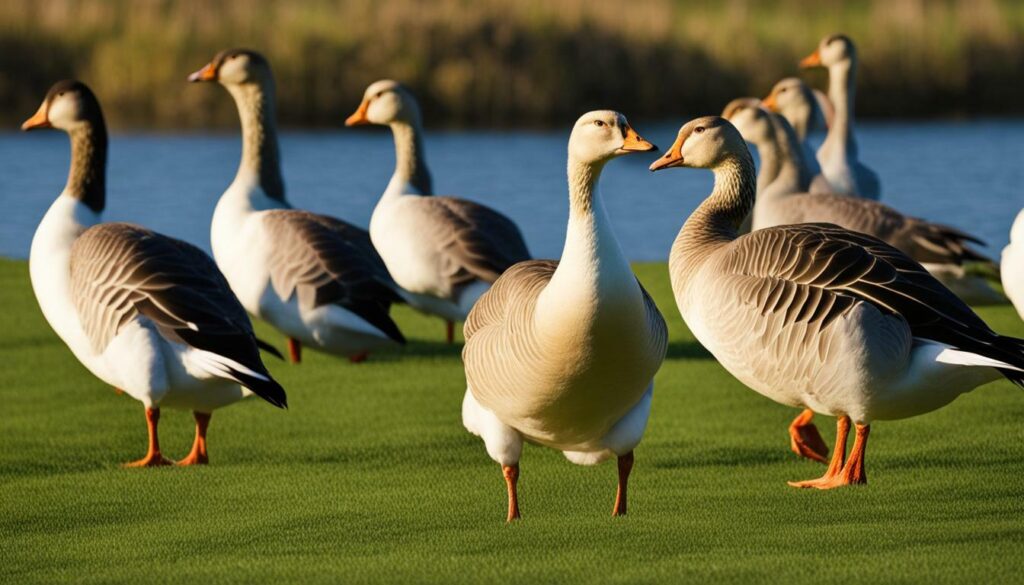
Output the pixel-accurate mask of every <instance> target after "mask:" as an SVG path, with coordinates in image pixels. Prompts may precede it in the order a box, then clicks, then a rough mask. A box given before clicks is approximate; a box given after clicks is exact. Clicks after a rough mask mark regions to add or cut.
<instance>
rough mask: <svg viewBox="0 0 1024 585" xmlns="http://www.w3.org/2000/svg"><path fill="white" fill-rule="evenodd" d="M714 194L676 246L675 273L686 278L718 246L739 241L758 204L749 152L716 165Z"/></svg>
mask: <svg viewBox="0 0 1024 585" xmlns="http://www.w3.org/2000/svg"><path fill="white" fill-rule="evenodd" d="M714 173H715V187H714V190H713V191H712V192H711V195H710V196H708V198H707V199H705V200H704V202H703V203H701V204H700V205H699V206H698V207H697V210H696V211H694V212H693V214H692V215H690V218H689V219H687V220H686V223H685V224H683V228H682V229H681V230H680V231H679V235H678V236H677V237H676V241H675V244H674V245H673V247H672V254H671V259H670V260H671V264H672V273H673V275H674V276H675V275H677V274H678V275H681V276H682V277H683V278H684V279H685V278H686V276H687V275H689V274H692V273H693V272H695V271H696V270H697V269H699V268H700V266H701V264H702V263H703V260H704V259H705V258H706V257H707V256H708V255H709V254H711V253H712V252H714V251H715V250H716V249H717V248H719V247H721V246H724V245H726V244H728V243H729V242H731V241H733V240H735V239H736V238H737V236H738V229H739V227H740V224H741V223H742V222H743V220H744V218H746V216H747V214H749V213H750V211H751V209H753V206H754V194H755V191H756V183H755V180H754V161H753V160H752V159H751V157H750V154H749V153H746V152H744V153H738V154H730V155H728V156H727V157H726V158H725V160H723V161H722V162H720V163H719V164H718V165H717V166H715V167H714Z"/></svg>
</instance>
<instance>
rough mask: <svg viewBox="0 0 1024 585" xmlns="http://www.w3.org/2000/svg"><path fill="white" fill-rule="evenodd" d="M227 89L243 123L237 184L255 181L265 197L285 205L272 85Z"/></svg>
mask: <svg viewBox="0 0 1024 585" xmlns="http://www.w3.org/2000/svg"><path fill="white" fill-rule="evenodd" d="M227 88H228V91H230V92H231V95H232V96H233V97H234V98H235V103H236V104H237V105H238V115H239V117H240V119H241V122H242V161H241V163H239V165H238V174H237V175H236V180H237V179H239V178H250V177H255V178H256V179H257V180H258V181H259V185H260V188H261V189H262V190H263V193H264V194H265V195H266V196H267V197H270V198H271V199H276V200H278V201H281V202H284V201H285V193H284V179H283V178H282V176H281V156H280V151H279V149H278V145H277V123H276V121H275V119H274V101H275V100H274V84H273V82H272V81H269V82H266V83H264V84H262V85H261V84H256V83H246V84H241V85H229V86H227Z"/></svg>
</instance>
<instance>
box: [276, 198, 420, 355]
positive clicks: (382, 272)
mask: <svg viewBox="0 0 1024 585" xmlns="http://www.w3.org/2000/svg"><path fill="white" fill-rule="evenodd" d="M263 222H264V226H265V227H266V229H267V235H268V237H269V238H270V239H271V240H272V241H273V243H274V245H273V248H272V250H271V252H270V257H269V265H270V280H271V283H272V285H273V287H274V291H275V292H276V293H277V295H278V296H279V297H280V298H281V299H282V300H288V299H290V298H291V297H292V295H297V296H298V301H299V306H300V307H302V308H304V309H307V310H308V309H314V308H316V307H321V306H324V305H331V304H334V305H338V306H341V307H344V308H345V309H347V310H349V311H351V312H353V313H355V314H356V315H358V316H359V317H361V318H363V319H364V320H366V321H367V322H368V323H370V324H371V325H373V326H374V327H376V328H377V329H379V330H380V331H382V332H384V333H385V334H386V335H387V336H388V337H390V338H391V339H393V340H395V341H397V342H398V343H405V337H403V336H402V332H401V331H399V329H398V326H397V325H396V324H395V322H394V321H392V319H391V316H390V315H389V314H388V310H389V309H390V307H391V303H393V302H396V301H398V300H400V298H399V296H398V293H397V292H396V289H397V285H395V283H394V281H393V280H392V279H391V276H390V275H389V274H388V271H387V269H386V268H385V267H384V262H383V261H382V260H381V259H380V256H379V255H378V254H377V251H376V250H375V249H374V247H373V244H372V243H371V242H370V236H369V234H368V233H367V232H366V231H365V230H362V229H359V228H357V227H355V226H353V225H351V224H348V223H345V222H343V221H341V220H339V219H335V218H332V217H327V216H323V215H317V214H315V213H310V212H308V211H297V210H291V209H279V210H272V211H267V212H265V215H264V218H263Z"/></svg>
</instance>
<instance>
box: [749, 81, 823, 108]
mask: <svg viewBox="0 0 1024 585" xmlns="http://www.w3.org/2000/svg"><path fill="white" fill-rule="evenodd" d="M761 104H762V105H763V106H764V107H766V108H768V110H769V111H771V112H775V113H777V114H783V115H785V114H786V112H808V111H810V110H811V109H812V108H814V94H813V93H812V92H811V88H810V87H808V85H807V84H806V83H804V80H803V79H800V78H799V77H787V78H785V79H783V80H780V81H779V82H778V83H776V84H775V85H774V86H773V87H772V91H771V93H769V94H768V97H766V98H764V99H763V100H762V101H761Z"/></svg>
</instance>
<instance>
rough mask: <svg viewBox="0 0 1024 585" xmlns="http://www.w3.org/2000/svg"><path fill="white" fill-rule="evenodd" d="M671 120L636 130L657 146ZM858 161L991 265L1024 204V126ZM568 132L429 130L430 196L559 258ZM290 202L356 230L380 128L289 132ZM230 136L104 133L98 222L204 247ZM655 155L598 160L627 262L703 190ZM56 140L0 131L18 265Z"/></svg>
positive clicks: (61, 157) (10, 252)
mask: <svg viewBox="0 0 1024 585" xmlns="http://www.w3.org/2000/svg"><path fill="white" fill-rule="evenodd" d="M677 128H678V126H677V125H675V124H655V125H651V124H646V125H644V124H637V130H638V131H639V132H640V134H641V135H643V136H644V137H645V138H648V139H649V140H651V141H653V142H655V143H656V144H658V145H660V146H662V147H667V146H668V145H669V144H671V142H672V139H673V138H674V136H675V132H676V130H677ZM858 131H859V133H858V138H859V141H860V148H861V158H862V159H863V160H864V161H865V162H867V163H868V164H869V165H871V166H872V167H874V168H875V170H877V171H878V173H879V174H880V175H881V177H882V185H883V200H884V201H885V202H886V203H888V204H890V205H892V206H894V207H896V208H897V209H899V210H901V211H904V212H905V213H909V214H913V215H917V216H920V217H925V218H928V219H932V220H934V221H941V222H944V223H948V224H952V225H955V226H957V227H959V228H962V229H964V230H966V231H968V232H971V233H973V234H976V235H978V236H980V237H982V238H983V239H985V240H986V241H987V242H988V243H989V244H990V246H989V247H988V248H987V252H988V253H989V254H991V255H993V256H994V257H998V253H999V250H1000V249H1001V248H1002V246H1004V245H1005V244H1006V242H1007V239H1008V237H1009V236H1008V234H1009V229H1010V225H1011V223H1012V222H1013V218H1014V216H1015V215H1016V214H1017V212H1018V211H1019V210H1020V209H1021V207H1024V164H1022V162H1024V156H1022V154H1024V121H1003V120H1000V121H984V122H970V123H956V122H928V123H895V124H861V125H860V126H859V127H858ZM567 138H568V130H565V131H551V132H514V131H513V132H506V131H501V132H497V131H447V132H446V131H431V132H429V133H428V135H427V140H426V148H427V157H428V162H429V164H430V168H431V171H432V173H433V175H434V184H435V189H436V190H437V192H438V193H439V194H450V195H458V196H461V197H468V198H472V199H475V200H477V201H481V202H483V203H486V204H487V205H490V206H492V207H494V208H496V209H499V210H501V211H503V212H504V213H506V214H508V215H509V216H511V217H512V218H513V219H514V220H515V221H516V222H517V223H518V224H519V226H520V227H521V229H522V231H523V233H524V235H525V236H526V240H527V243H528V244H529V246H530V249H531V251H532V252H533V253H534V255H536V256H538V257H557V256H558V255H559V253H560V251H561V247H562V242H563V238H564V234H565V222H566V218H567V213H568V201H567V195H566V182H565V148H566V140H567ZM281 146H282V150H283V156H284V160H283V163H284V175H285V181H286V184H287V188H288V197H289V199H290V200H291V202H292V204H293V205H295V206H296V207H299V208H304V209H310V210H312V211H317V212H321V213H327V214H332V215H335V216H338V217H341V218H344V219H346V220H349V221H351V222H353V223H356V224H358V225H362V226H366V225H367V224H368V222H369V219H370V214H371V212H372V211H373V206H374V204H375V202H376V200H377V197H378V196H379V194H380V193H381V191H382V190H383V188H384V186H385V185H386V183H387V181H388V179H389V178H390V176H391V171H392V168H393V164H394V147H393V143H392V140H391V135H390V133H388V132H387V131H385V130H376V131H373V130H371V131H345V130H339V131H337V132H324V133H312V132H286V133H284V134H283V136H282V145H281ZM239 152H240V145H239V137H238V136H237V135H235V134H230V133H228V134H115V135H113V136H112V137H111V152H110V165H109V170H108V179H107V184H108V194H107V202H108V206H107V212H106V218H107V219H109V220H122V221H132V222H137V223H140V224H143V225H146V226H148V227H151V228H153V229H156V230H157V231H160V232H163V233H166V234H168V235H173V236H176V237H179V238H183V239H185V240H188V241H190V242H193V243H195V244H197V245H199V246H201V247H203V248H204V249H207V250H208V249H209V222H210V216H211V214H212V212H213V207H214V205H215V204H216V200H217V198H218V197H219V196H220V194H221V193H222V192H223V191H224V189H225V188H226V187H227V185H228V184H229V183H230V182H231V179H232V178H233V177H234V173H235V169H236V168H237V165H238V157H239ZM656 157H657V155H656V154H636V155H630V156H627V157H623V158H622V159H620V160H616V161H613V162H612V163H611V164H609V165H608V166H607V167H606V169H605V173H604V175H603V177H602V183H601V185H602V190H603V195H604V200H605V204H606V206H607V208H608V211H609V214H610V215H611V218H612V221H613V223H614V225H615V229H616V233H617V234H618V237H619V241H620V242H621V244H622V247H623V249H624V250H625V252H626V254H627V256H628V257H629V258H631V259H633V260H663V259H665V258H666V257H667V255H668V250H669V247H670V246H671V243H672V240H673V239H674V238H675V235H676V232H677V231H678V230H679V227H680V226H681V225H682V223H683V221H684V220H685V218H686V217H687V215H688V214H689V213H690V212H691V211H692V210H693V208H694V207H695V206H696V205H697V204H698V203H699V201H700V200H701V198H702V197H704V196H705V195H707V194H708V192H709V191H710V188H711V174H710V173H709V172H707V171H698V170H684V169H672V170H666V171H662V172H659V173H656V174H654V173H650V172H649V171H648V170H647V165H648V164H650V162H651V161H652V160H653V159H654V158H656ZM68 158H69V147H68V140H67V137H66V136H65V135H64V134H62V133H60V132H57V131H48V132H47V131H37V132H33V133H28V134H19V133H6V134H0V256H9V257H15V258H25V257H27V255H28V251H29V245H30V242H31V239H32V233H33V231H34V230H35V228H36V225H37V224H38V222H39V220H40V218H41V217H42V216H43V214H44V213H45V212H46V209H47V207H48V206H49V205H50V203H51V202H52V200H53V199H54V197H56V196H57V195H58V194H59V193H60V191H61V189H62V188H63V186H64V183H65V180H66V178H67V165H68Z"/></svg>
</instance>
